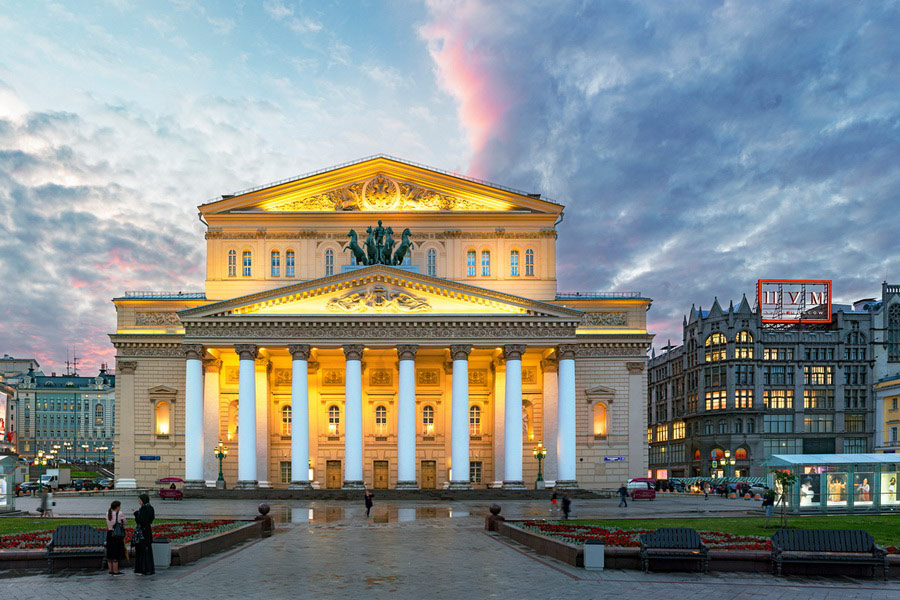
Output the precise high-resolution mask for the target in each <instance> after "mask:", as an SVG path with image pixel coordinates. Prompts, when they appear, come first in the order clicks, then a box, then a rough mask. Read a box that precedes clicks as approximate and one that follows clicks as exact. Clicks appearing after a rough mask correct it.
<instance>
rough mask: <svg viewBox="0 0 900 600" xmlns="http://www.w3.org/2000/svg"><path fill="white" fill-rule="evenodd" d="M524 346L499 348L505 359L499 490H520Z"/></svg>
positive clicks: (515, 345)
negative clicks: (500, 487)
mask: <svg viewBox="0 0 900 600" xmlns="http://www.w3.org/2000/svg"><path fill="white" fill-rule="evenodd" d="M524 352H525V346H524V345H518V344H511V345H507V346H504V347H503V357H504V359H505V360H506V393H505V394H504V396H503V397H504V402H503V403H504V405H505V408H504V411H505V419H504V425H505V427H504V430H503V489H505V490H523V489H525V484H524V482H523V480H522V354H523V353H524Z"/></svg>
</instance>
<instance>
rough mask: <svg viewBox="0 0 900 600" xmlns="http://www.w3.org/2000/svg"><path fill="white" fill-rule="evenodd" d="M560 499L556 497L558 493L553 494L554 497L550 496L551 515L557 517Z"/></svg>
mask: <svg viewBox="0 0 900 600" xmlns="http://www.w3.org/2000/svg"><path fill="white" fill-rule="evenodd" d="M558 499H559V496H557V495H556V492H553V495H552V496H550V514H551V515H555V514H556V512H557V508H558V507H557V506H556V501H557V500H558Z"/></svg>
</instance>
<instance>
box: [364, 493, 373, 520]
mask: <svg viewBox="0 0 900 600" xmlns="http://www.w3.org/2000/svg"><path fill="white" fill-rule="evenodd" d="M374 497H375V496H374V494H372V492H370V491H369V490H366V517H368V516H369V511H371V510H372V504H374V503H373V502H372V498H374Z"/></svg>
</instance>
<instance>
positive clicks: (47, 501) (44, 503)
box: [38, 490, 56, 519]
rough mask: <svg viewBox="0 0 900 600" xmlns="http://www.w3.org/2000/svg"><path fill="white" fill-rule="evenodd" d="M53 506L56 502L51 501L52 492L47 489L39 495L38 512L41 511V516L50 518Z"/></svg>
mask: <svg viewBox="0 0 900 600" xmlns="http://www.w3.org/2000/svg"><path fill="white" fill-rule="evenodd" d="M54 506H56V502H54V501H53V492H51V491H49V490H47V491H46V492H44V495H43V496H42V497H41V506H40V508H38V512H39V513H41V517H47V518H50V519H52V518H53V507H54Z"/></svg>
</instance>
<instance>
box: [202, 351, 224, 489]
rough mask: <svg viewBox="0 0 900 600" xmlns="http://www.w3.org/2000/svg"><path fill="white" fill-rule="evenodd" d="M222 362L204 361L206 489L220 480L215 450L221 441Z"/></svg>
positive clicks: (204, 472)
mask: <svg viewBox="0 0 900 600" xmlns="http://www.w3.org/2000/svg"><path fill="white" fill-rule="evenodd" d="M221 371H222V361H221V360H219V359H216V358H207V359H205V360H204V361H203V479H204V481H205V482H206V487H215V485H216V480H217V479H218V478H219V461H218V460H217V459H216V455H215V454H214V453H213V449H214V448H215V447H216V444H217V443H218V441H219V427H220V424H219V373H221Z"/></svg>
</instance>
